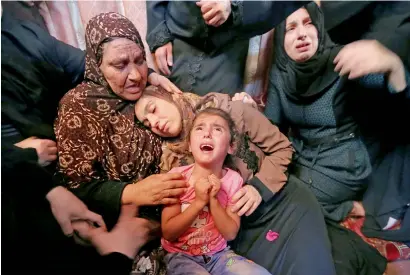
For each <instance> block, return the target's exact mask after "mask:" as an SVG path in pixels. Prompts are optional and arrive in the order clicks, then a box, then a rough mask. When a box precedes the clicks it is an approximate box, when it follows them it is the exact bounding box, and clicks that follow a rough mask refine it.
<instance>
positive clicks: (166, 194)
mask: <svg viewBox="0 0 410 275" xmlns="http://www.w3.org/2000/svg"><path fill="white" fill-rule="evenodd" d="M185 192H186V188H175V189H168V190H163V191H162V192H161V197H162V199H164V198H174V197H180V196H181V195H182V194H184V193H185Z"/></svg>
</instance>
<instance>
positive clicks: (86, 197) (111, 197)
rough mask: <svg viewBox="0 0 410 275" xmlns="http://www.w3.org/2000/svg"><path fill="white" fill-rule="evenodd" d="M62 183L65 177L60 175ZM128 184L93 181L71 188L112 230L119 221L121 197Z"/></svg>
mask: <svg viewBox="0 0 410 275" xmlns="http://www.w3.org/2000/svg"><path fill="white" fill-rule="evenodd" d="M59 177H60V179H59V180H60V181H64V178H63V177H64V176H61V174H59ZM127 184H128V183H125V182H120V181H112V180H105V181H102V180H93V181H90V182H87V183H82V184H80V185H79V186H78V187H77V188H70V189H69V190H70V191H71V192H73V193H74V194H75V195H76V196H77V197H78V198H80V199H81V200H82V201H83V202H84V203H85V204H86V205H87V207H88V208H89V209H90V210H91V211H94V212H96V213H98V214H100V215H101V216H103V218H104V221H105V223H106V224H107V227H108V228H112V227H113V226H114V225H115V223H116V222H117V220H118V217H119V215H120V211H121V197H122V192H123V191H124V188H125V186H126V185H127Z"/></svg>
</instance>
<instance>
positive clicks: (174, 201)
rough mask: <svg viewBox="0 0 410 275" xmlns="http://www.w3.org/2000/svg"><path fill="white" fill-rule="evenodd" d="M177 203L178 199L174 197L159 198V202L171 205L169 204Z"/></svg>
mask: <svg viewBox="0 0 410 275" xmlns="http://www.w3.org/2000/svg"><path fill="white" fill-rule="evenodd" d="M177 203H179V199H176V198H163V199H161V201H160V203H159V204H164V205H171V204H177Z"/></svg>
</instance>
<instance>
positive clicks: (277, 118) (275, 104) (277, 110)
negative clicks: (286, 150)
mask: <svg viewBox="0 0 410 275" xmlns="http://www.w3.org/2000/svg"><path fill="white" fill-rule="evenodd" d="M275 71H276V69H275V68H272V69H271V72H270V76H269V86H268V96H267V99H266V106H265V110H264V114H265V116H266V117H267V118H268V119H269V120H270V122H272V123H273V124H275V125H277V126H278V127H279V130H280V131H281V132H282V133H285V135H286V134H287V133H288V130H289V123H288V122H287V119H286V118H285V115H284V113H283V108H282V103H281V101H280V95H279V90H278V88H277V87H276V85H277V84H278V80H277V77H278V76H277V74H276V72H275Z"/></svg>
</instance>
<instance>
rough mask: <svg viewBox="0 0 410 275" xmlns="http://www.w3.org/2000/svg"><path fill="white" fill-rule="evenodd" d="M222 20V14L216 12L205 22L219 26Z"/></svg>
mask: <svg viewBox="0 0 410 275" xmlns="http://www.w3.org/2000/svg"><path fill="white" fill-rule="evenodd" d="M222 21H223V20H222V15H220V14H216V15H215V16H214V17H213V18H211V19H210V20H208V21H205V22H206V24H208V25H210V26H214V27H219V26H220V25H222Z"/></svg>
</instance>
